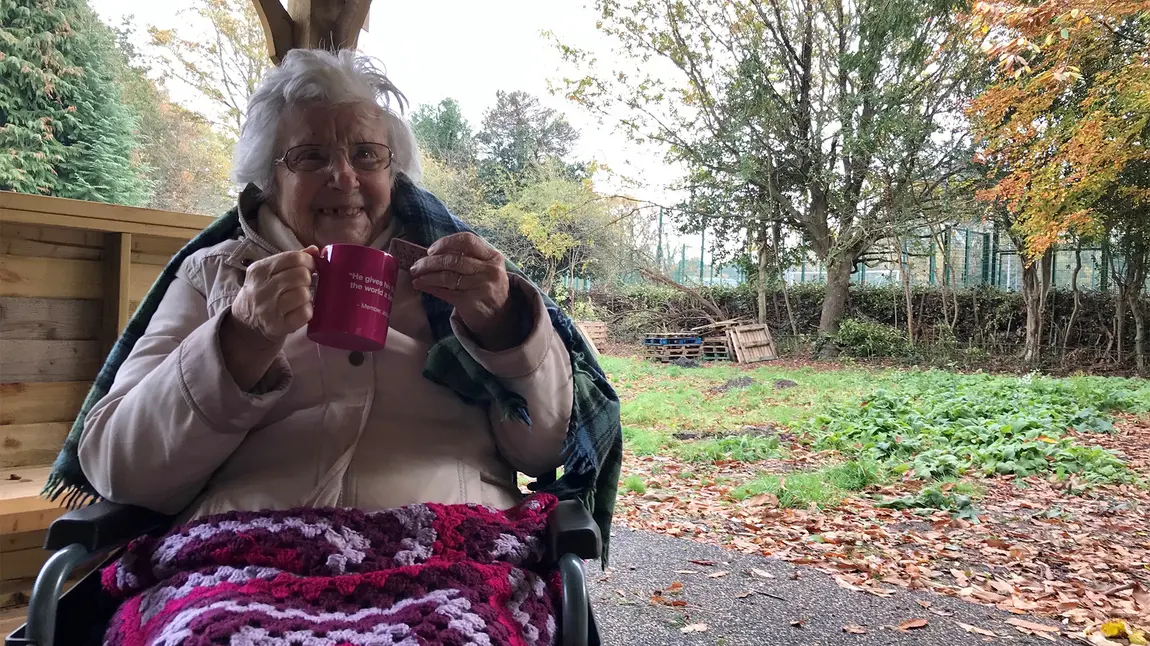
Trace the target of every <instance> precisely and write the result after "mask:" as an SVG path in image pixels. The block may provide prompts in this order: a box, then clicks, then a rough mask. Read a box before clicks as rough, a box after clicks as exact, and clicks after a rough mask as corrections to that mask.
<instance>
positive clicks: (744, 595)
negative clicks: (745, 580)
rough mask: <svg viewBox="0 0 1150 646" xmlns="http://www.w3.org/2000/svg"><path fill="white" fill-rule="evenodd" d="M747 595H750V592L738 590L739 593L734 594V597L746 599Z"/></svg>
mask: <svg viewBox="0 0 1150 646" xmlns="http://www.w3.org/2000/svg"><path fill="white" fill-rule="evenodd" d="M749 596H751V593H750V592H740V593H739V594H736V595H735V598H736V599H746V598H747V597H749Z"/></svg>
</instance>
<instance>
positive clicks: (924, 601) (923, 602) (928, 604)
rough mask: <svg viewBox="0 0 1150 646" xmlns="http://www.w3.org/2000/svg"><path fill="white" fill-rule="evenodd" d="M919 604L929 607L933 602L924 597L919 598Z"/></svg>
mask: <svg viewBox="0 0 1150 646" xmlns="http://www.w3.org/2000/svg"><path fill="white" fill-rule="evenodd" d="M918 605H920V606H922V607H923V608H929V607H930V606H931V603H930V602H929V601H926V600H923V599H918Z"/></svg>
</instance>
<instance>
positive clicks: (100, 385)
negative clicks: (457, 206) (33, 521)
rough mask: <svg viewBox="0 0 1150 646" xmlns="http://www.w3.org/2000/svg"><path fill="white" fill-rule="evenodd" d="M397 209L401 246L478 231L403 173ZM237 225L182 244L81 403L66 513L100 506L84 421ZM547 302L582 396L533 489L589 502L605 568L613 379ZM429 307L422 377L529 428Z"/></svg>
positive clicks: (614, 423) (616, 440)
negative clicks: (173, 290)
mask: <svg viewBox="0 0 1150 646" xmlns="http://www.w3.org/2000/svg"><path fill="white" fill-rule="evenodd" d="M391 211H392V214H393V216H394V217H396V218H398V219H399V221H400V223H401V224H402V225H403V227H404V238H406V239H407V240H409V241H410V242H414V243H416V244H419V245H422V246H424V247H427V246H430V245H431V243H433V242H435V241H436V240H438V239H439V238H442V237H444V236H447V235H451V234H453V233H459V232H461V231H471V229H470V228H469V227H468V226H467V225H466V224H464V223H463V222H462V221H460V220H459V219H458V218H456V217H455V216H454V215H452V214H451V213H450V212H449V211H448V210H447V208H446V207H445V206H444V205H443V203H442V202H440V201H439V200H438V199H437V198H436V197H435V196H434V195H432V194H431V193H429V192H427V191H425V190H423V189H421V188H419V187H417V186H416V185H415V184H414V183H412V181H411V180H410V179H408V178H407V177H406V176H405V175H403V174H397V175H396V178H395V185H394V188H393V190H392V198H391ZM240 217H241V214H240V209H239V207H238V206H236V207H233V208H232V209H231V210H230V211H228V213H226V214H225V215H223V216H221V217H219V218H217V219H216V220H215V221H214V222H212V224H210V225H208V226H207V228H205V229H204V230H203V231H201V232H200V233H199V234H198V235H196V237H195V238H193V239H192V240H191V241H189V242H188V243H187V244H186V245H184V247H183V248H182V249H180V250H179V251H178V252H177V253H176V254H175V256H173V257H172V259H171V260H170V261H169V262H168V264H167V266H166V267H164V270H163V272H162V273H161V274H160V276H159V278H157V279H156V282H155V283H154V284H153V285H152V288H151V289H150V290H149V291H148V294H147V295H146V296H145V297H144V299H143V301H142V302H141V303H140V306H139V308H137V309H136V311H135V313H134V314H133V315H132V317H131V319H130V320H129V322H128V325H127V327H126V328H125V329H124V331H123V333H122V334H121V335H120V337H119V339H118V340H117V341H116V344H115V345H114V346H113V347H112V351H111V352H110V353H109V354H108V357H107V359H106V360H105V362H104V365H103V366H102V367H101V368H100V372H99V374H98V375H97V376H96V380H95V382H94V383H93V384H92V389H91V390H90V391H88V395H87V397H86V398H85V399H84V404H83V406H81V408H80V412H79V414H78V415H77V416H76V421H75V422H74V423H73V424H72V430H71V432H69V433H68V437H67V438H66V439H65V440H64V446H63V448H62V449H61V451H60V454H59V456H57V458H56V462H55V464H54V465H53V467H52V473H51V475H50V476H49V478H48V483H47V485H46V486H45V488H44V495H45V496H47V497H48V498H49V499H50V500H56V499H57V498H59V497H61V496H63V497H64V501H65V503H66V504H67V505H68V506H69V507H77V506H81V505H83V504H85V503H87V502H90V501H94V500H97V499H98V498H99V494H98V493H97V492H96V490H95V489H94V488H93V487H92V484H91V483H90V482H89V481H88V478H87V476H85V475H84V472H83V470H82V469H81V468H80V459H79V455H78V450H79V446H80V436H81V434H82V431H83V428H84V420H85V419H86V418H87V416H88V413H89V412H90V411H91V410H92V408H93V407H94V406H95V405H96V403H97V402H99V401H100V400H101V399H102V398H103V397H104V396H105V395H106V394H107V393H108V391H109V390H110V389H111V387H112V383H113V381H114V380H115V377H116V371H117V370H119V368H120V365H121V364H123V362H124V360H125V359H127V357H128V354H129V353H131V351H132V348H133V347H134V346H135V345H136V341H138V340H139V339H140V337H141V336H143V334H144V332H145V331H146V330H147V328H148V322H149V321H150V320H151V318H152V315H153V314H154V313H155V312H156V309H157V308H158V307H159V305H160V301H161V300H162V299H163V297H164V292H165V291H166V290H167V288H168V285H169V284H171V282H172V280H173V279H174V278H175V277H176V272H177V271H178V270H179V268H180V265H181V264H182V263H183V262H184V260H186V259H187V258H188V257H189V256H190V255H192V254H193V253H195V252H196V251H197V250H199V249H204V248H207V247H211V246H214V245H217V244H219V243H221V242H224V241H226V240H230V239H233V238H235V237H237V236H238V235H239V234H240ZM507 271H508V272H513V273H515V274H518V275H520V276H523V272H521V271H520V270H519V268H518V267H516V266H515V265H514V264H512V263H511V262H508V263H507ZM524 279H526V276H524ZM543 301H544V303H545V304H546V306H547V313H548V315H549V316H550V318H551V324H552V325H553V326H554V327H555V331H556V332H557V333H558V334H559V336H560V338H562V339H563V344H564V345H565V346H566V347H567V351H568V352H569V353H570V355H571V369H572V373H573V378H574V394H575V396H574V400H573V403H572V408H571V422H570V428H569V429H568V432H567V440H566V443H565V445H564V447H563V454H564V455H565V456H566V459H565V461H564V464H563V475H562V477H560V478H558V479H555V475H554V474H549V475H548V476H546V477H543V478H540V479H539V480H538V481H537V482H536V483H533V484H532V488H533V489H536V490H539V491H545V492H548V493H552V494H554V495H555V496H557V497H558V498H559V499H561V500H564V499H576V500H579V501H581V502H582V503H583V505H584V506H585V507H586V508H587V509H588V511H590V512H591V515H592V517H594V519H595V522H596V523H597V524H598V525H599V528H600V530H601V532H602V534H603V564H604V565H606V563H607V544H608V539H609V534H610V527H611V516H612V514H613V513H614V510H615V496H616V494H617V492H618V485H619V470H620V468H621V466H622V459H623V436H622V430H621V428H620V423H619V398H618V396H617V395H616V394H615V390H614V389H613V388H612V387H611V385H610V384H609V383H608V382H607V376H606V374H605V373H604V372H603V369H602V368H600V367H599V363H598V362H597V361H596V360H595V355H594V353H593V352H592V351H591V349H590V348H589V347H588V346H587V344H586V342H585V341H584V339H583V337H582V336H581V335H580V334H579V333H578V332H576V329H575V326H574V323H573V322H572V321H571V319H570V318H568V317H567V316H566V315H565V314H563V313H562V312H561V311H559V307H558V306H557V305H556V304H555V303H554V301H552V300H551V299H550V298H549V297H548V296H547V295H546V294H543ZM423 309H424V311H425V312H426V314H427V320H428V323H429V324H430V327H431V332H432V335H433V336H434V337H435V339H436V342H435V344H434V345H432V346H431V349H430V350H429V351H428V353H427V363H426V364H425V366H424V369H423V374H424V376H425V377H426V378H428V379H430V380H432V381H433V382H435V383H437V384H441V385H443V386H445V387H447V388H450V389H452V390H453V391H455V393H456V394H457V395H458V396H459V397H460V398H462V399H463V400H464V401H466V402H468V403H470V404H475V405H494V406H499V407H500V409H501V410H502V411H503V415H504V416H505V418H512V417H514V418H517V419H520V420H522V421H524V422H526V423H530V421H531V417H530V411H528V410H527V402H525V401H524V400H523V398H522V397H520V396H519V395H518V394H516V393H514V392H512V391H510V390H508V389H507V388H505V387H504V386H503V384H501V383H500V382H499V380H498V379H496V378H495V377H494V376H493V375H492V374H491V373H489V372H487V370H486V369H484V368H483V367H482V366H480V365H479V363H478V362H477V361H475V359H473V358H472V357H471V355H470V354H468V353H467V351H466V350H465V349H464V348H463V345H462V344H460V343H459V340H458V339H457V338H456V337H455V335H454V333H452V331H451V323H450V320H449V319H450V316H451V312H452V307H451V305H449V304H447V303H446V302H444V301H441V300H439V299H438V298H435V297H434V296H431V295H430V294H426V293H425V294H423Z"/></svg>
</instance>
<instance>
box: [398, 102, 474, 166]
mask: <svg viewBox="0 0 1150 646" xmlns="http://www.w3.org/2000/svg"><path fill="white" fill-rule="evenodd" d="M411 127H412V129H413V130H414V131H415V138H416V139H417V140H418V141H419V146H420V148H422V149H423V150H425V151H427V153H428V154H430V155H431V156H432V157H434V158H435V159H437V160H439V161H441V162H443V163H444V164H446V165H448V166H450V167H453V168H463V167H466V166H469V165H471V164H473V163H474V162H475V139H474V136H473V135H472V133H471V125H470V124H468V123H467V119H465V118H464V117H463V112H462V111H461V110H460V109H459V103H458V102H457V101H456V100H455V99H451V98H447V99H444V100H442V101H440V102H439V105H436V106H431V105H421V106H419V108H417V109H416V110H415V112H414V113H413V114H412V115H411Z"/></svg>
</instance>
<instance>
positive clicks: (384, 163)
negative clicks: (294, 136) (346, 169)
mask: <svg viewBox="0 0 1150 646" xmlns="http://www.w3.org/2000/svg"><path fill="white" fill-rule="evenodd" d="M332 150H333V149H332V148H331V147H330V146H318V145H315V144H303V145H300V146H293V147H292V148H289V149H288V151H287V152H285V153H284V155H283V157H280V158H279V159H277V160H275V163H277V164H283V165H284V166H286V167H287V169H288V170H290V171H291V172H293V173H315V172H318V171H322V170H330V169H331V164H332V159H333V158H334V157H333V152H332ZM393 156H394V155H392V152H391V148H388V147H387V146H386V145H384V144H377V143H371V142H361V143H357V144H352V145H351V148H350V149H349V150H348V152H347V161H348V163H349V164H351V167H352V168H354V169H356V170H358V171H363V172H372V171H377V170H383V169H385V168H388V167H389V166H391V160H392V157H393Z"/></svg>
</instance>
